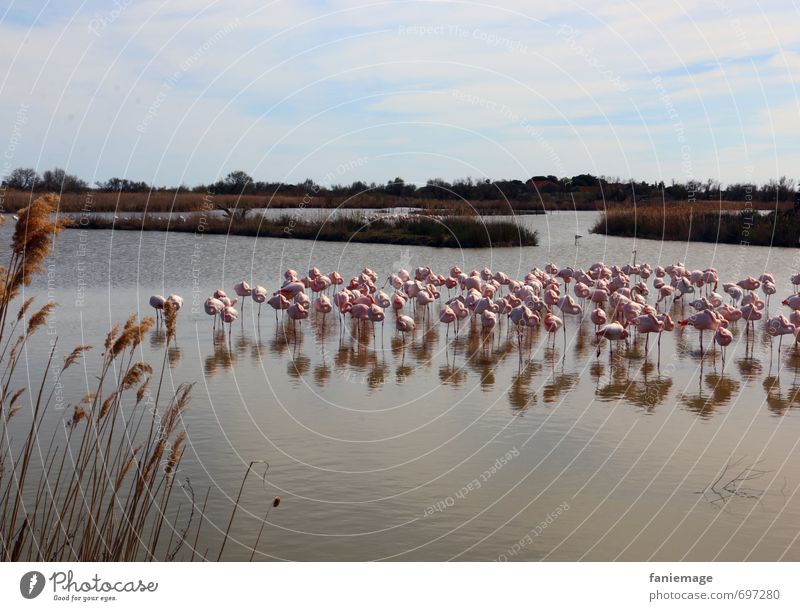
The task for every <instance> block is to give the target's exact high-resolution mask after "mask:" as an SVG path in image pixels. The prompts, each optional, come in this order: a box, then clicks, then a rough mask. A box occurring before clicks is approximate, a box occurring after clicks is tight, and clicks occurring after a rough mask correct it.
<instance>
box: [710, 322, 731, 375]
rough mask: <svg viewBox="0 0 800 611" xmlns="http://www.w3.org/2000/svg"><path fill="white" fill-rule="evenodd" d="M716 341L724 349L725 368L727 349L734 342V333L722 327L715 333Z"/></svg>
mask: <svg viewBox="0 0 800 611" xmlns="http://www.w3.org/2000/svg"><path fill="white" fill-rule="evenodd" d="M714 341H715V342H716V343H717V345H718V346H719V347H720V348H721V349H722V366H723V367H725V351H726V350H725V349H726V348H727V347H728V346H730V344H731V342H732V341H733V333H731V332H730V331H728V329H726V328H725V327H720V328H719V329H717V331H716V333H714Z"/></svg>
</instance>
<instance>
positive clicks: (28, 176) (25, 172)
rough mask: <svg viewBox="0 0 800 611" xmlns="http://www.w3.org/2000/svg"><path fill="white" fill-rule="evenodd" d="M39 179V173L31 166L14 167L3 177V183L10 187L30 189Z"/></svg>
mask: <svg viewBox="0 0 800 611" xmlns="http://www.w3.org/2000/svg"><path fill="white" fill-rule="evenodd" d="M38 181H39V174H37V173H36V170H34V169H33V168H16V169H15V170H11V173H10V174H9V175H8V177H7V178H6V179H5V181H4V183H5V185H6V186H7V187H10V188H11V189H22V190H25V191H30V190H32V189H33V188H34V186H35V185H36V183H37V182H38Z"/></svg>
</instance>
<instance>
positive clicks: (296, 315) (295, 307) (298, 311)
mask: <svg viewBox="0 0 800 611" xmlns="http://www.w3.org/2000/svg"><path fill="white" fill-rule="evenodd" d="M286 314H287V315H288V316H289V318H291V320H292V325H295V324H297V321H299V320H300V321H302V320H305V319H306V318H308V310H306V309H305V307H303V305H302V304H299V303H293V304H292V305H290V306H289V308H288V309H287V310H286Z"/></svg>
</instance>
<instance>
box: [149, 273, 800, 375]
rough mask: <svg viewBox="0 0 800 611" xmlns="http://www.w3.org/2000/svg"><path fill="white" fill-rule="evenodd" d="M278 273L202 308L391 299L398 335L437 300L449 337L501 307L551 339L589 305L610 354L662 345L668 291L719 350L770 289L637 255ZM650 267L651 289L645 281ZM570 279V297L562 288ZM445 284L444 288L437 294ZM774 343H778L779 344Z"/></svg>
mask: <svg viewBox="0 0 800 611" xmlns="http://www.w3.org/2000/svg"><path fill="white" fill-rule="evenodd" d="M283 277H284V280H283V283H282V284H281V286H280V287H279V288H278V289H277V290H276V291H274V292H273V293H272V294H270V293H269V291H268V290H267V289H266V288H264V287H263V286H258V285H256V286H252V287H251V286H250V285H249V284H248V283H247V282H246V281H244V280H242V281H241V282H239V283H238V284H236V285H235V286H234V287H233V288H234V292H235V293H236V297H234V298H230V297H228V295H227V294H226V293H225V291H223V290H222V289H217V290H215V291H214V293H213V295H211V296H210V297H208V299H206V301H205V304H204V307H205V312H206V313H207V314H208V315H209V316H213V318H214V323H213V324H214V327H215V328H216V325H217V321H219V323H220V324H221V325H222V326H223V329H224V325H225V324H226V323H227V324H228V334H229V335H230V329H231V325H232V324H233V322H234V321H236V320H237V318H238V317H239V312H238V310H237V309H236V307H235V306H236V305H237V303H239V300H240V299H241V300H242V301H241V305H242V308H243V307H244V304H245V302H246V300H247V298H250V299H252V301H253V302H254V303H255V304H258V318H259V320H260V316H261V305H262V304H263V303H267V304H268V305H269V306H270V307H272V308H273V310H274V311H275V316H276V320H277V316H278V312H280V313H281V315H283V312H284V311H285V312H286V315H287V316H288V317H289V319H290V320H291V321H292V324H296V323H298V322H300V321H302V320H304V319H307V318H308V316H309V313H310V312H311V311H313V312H315V313H317V314H319V315H321V316H322V317H323V324H324V317H325V316H326V315H327V314H330V313H331V312H334V310H335V311H336V313H338V315H339V317H340V318H341V319H342V320H344V319H345V317H346V316H350V317H351V319H352V320H354V321H355V322H356V323H357V324H359V325H360V324H362V323H364V324H369V323H372V324H373V325H374V323H377V322H380V323H383V322H384V319H385V317H386V314H385V312H386V310H389V309H391V310H392V311H393V312H394V322H395V328H396V330H397V331H398V332H400V333H402V334H403V335H404V336H405V334H406V333H411V332H413V331H414V329H415V328H416V322H415V318H414V317H413V316H409V315H408V314H409V313H410V314H414V313H416V312H419V311H420V310H421V311H422V317H423V320H424V319H425V317H426V316H429V308H430V307H431V306H432V304H438V305H439V306H440V308H439V310H438V319H439V322H440V323H442V324H444V325H446V326H447V332H448V337H449V332H450V326H451V325H454V326H455V328H456V334H458V329H459V325H460V324H461V323H462V321H465V320H466V319H473V318H477V319H479V320H480V324H481V326H482V327H483V328H484V329H487V330H491V329H493V328H494V327H495V326H496V325H497V324H498V323H499V322H502V320H503V318H502V317H507V319H508V321H509V324H510V325H512V326H513V327H514V328H515V329H516V330H517V332H518V333H519V334H522V333H524V332H525V331H526V330H528V329H533V328H537V327H539V325H540V324H541V325H543V326H544V328H545V330H546V331H547V333H548V334H549V335H551V336H552V337H553V342H554V343H555V337H556V334H557V333H558V332H559V330H562V329H563V330H564V334H565V338H566V329H565V326H564V325H565V321H566V320H568V318H567V317H569V316H572V317H576V316H577V317H582V316H583V314H584V309H585V308H588V307H591V308H592V309H591V312H590V314H589V318H590V320H591V322H592V323H593V324H594V325H595V332H596V336H597V340H598V343H597V354H598V356H599V354H600V344H601V340H602V339H605V340H607V342H608V345H609V354H610V355H612V356H613V347H612V346H613V343H614V342H619V341H625V340H627V339H628V337H629V329H633V330H635V331H636V332H637V333H642V334H645V336H646V338H647V339H646V340H645V341H646V348H645V349H646V350H647V342H648V341H649V335H650V334H652V333H656V334H657V335H658V341H659V347H660V342H661V334H662V333H664V332H671V331H673V330H674V329H675V322H674V321H673V320H672V318H671V317H670V315H669V313H668V312H667V310H668V308H667V305H668V304H669V302H670V300H671V302H672V303H675V302H678V301H681V303H686V302H688V303H689V305H690V306H691V307H692V308H693V309H694V311H695V313H694V314H692V315H691V316H688V317H686V318H685V319H683V320H678V321H677V323H678V324H679V325H681V327H687V326H689V327H694V328H695V329H696V330H697V331H699V333H700V355H701V356H702V355H703V353H704V344H703V340H704V333H705V332H706V331H708V332H709V333H711V334H712V342H713V344H716V345H719V346H720V347H721V349H722V353H723V359H724V352H725V348H726V347H727V346H728V345H729V344H730V343H731V341H732V340H733V335H732V333H731V331H730V330H729V327H730V326H731V325H733V324H736V323H737V321H739V320H743V321H745V325H746V332H747V333H748V334H749V332H750V328H751V326H753V325H754V323H755V321H757V320H761V319H762V317H763V314H762V312H763V311H764V310H765V307H766V308H768V306H769V300H770V297H771V296H772V295H774V294H775V293H776V285H775V278H774V276H773V275H772V274H769V273H764V274H762V275H761V276H760V277H759V278H754V277H752V276H748V277H747V278H744V279H742V280H739V281H737V282H728V283H724V284H722V292H723V293H724V294H725V295H726V296H727V297H725V296H723V295H722V294H720V293H718V292H717V291H718V289H719V285H720V281H719V275H718V272H717V270H716V269H713V268H708V269H704V270H689V269H687V268H686V266H684V265H683V264H682V263H675V264H673V265H668V266H666V267H661V266H658V267H655V268H653V267H651V266H650V265H649V264H647V263H644V264H639V265H636V264H635V262H634V264H632V265H623V266H621V267H619V266H616V265H606V264H604V263H599V262H598V263H594V264H593V265H591V266H590V267H589V268H588V269H586V270H582V269H573V268H572V267H564V268H559V267H558V266H557V265H555V264H554V263H549V264H547V265H546V266H545V268H544V269H543V270H542V269H538V268H533V269H532V270H531V271H530V272H529V273H528V274H526V275H525V277H524V278H522V279H520V280H517V279H513V278H510V277H509V276H508V275H507V274H505V273H503V272H501V271H497V272H492V271H491V270H489V269H488V268H484V269H482V270H472V271H470V272H463V271H462V270H461V269H459V268H458V267H453V268H452V269H451V270H450V272H449V274H448V275H447V276H443V275H438V274H435V273H434V272H433V271H432V269H431V267H429V266H425V267H418V268H416V269H415V270H414V272H413V276H412V274H411V273H409V272H408V271H406V270H404V269H401V270H399V271H397V272H395V273H392V274H390V275H389V276H388V277H387V278H386V280H385V282H384V283H383V285H382V286H381V287H380V288H378V286H377V283H378V274H376V273H375V272H374V271H373V270H371V269H369V268H364V269H363V270H362V271H361V273H359V274H358V276H357V277H355V278H352V279H351V280H350V282H349V283H347V285H346V286H345V282H344V278H342V276H341V275H340V274H339V273H338V272H335V271H334V272H331V273H330V274H323V273H321V272H320V270H319V269H318V268H316V267H313V268H311V269H310V270H309V271H308V275H307V276H305V277H300V275H299V274H298V273H297V271H295V270H293V269H289V270H286V272H285V273H284V274H283ZM651 277H652V279H653V280H652V289H653V290H652V291H651V289H650V288H649V287H648V285H647V281H648V279H650V278H651ZM791 282H792V284H793V285H794V288H795V291H797V289H798V286H799V285H800V274H797V275H793V276H791ZM387 285H389V286H390V287H391V288H387ZM570 285H572V293H573V294H574V295H575V297H573V296H572V295H570V294H569V289H570ZM443 288H444V289H446V290H447V297H446V298H445V301H444V303H442V299H443V296H442V292H443V290H442V289H443ZM384 289H386V290H388V291H389V292H388V293H387V292H386V291H385V290H384ZM759 290H760V292H761V294H762V295H763V299H762V297H761V296H759ZM331 291H332V293H333V294H332V295H331V294H330V293H331ZM309 292H310V293H311V295H309ZM576 298H577V301H576ZM690 300H691V301H690ZM167 301H169V302H171V303H172V304H173V305H174V306H175V307H176V308H178V309H179V308H180V307H181V305H182V304H183V300H182V299H181V297H180V296H178V295H170V296H169V297H166V298H164V297H162V296H161V295H153V296H152V297H151V298H150V305H151V306H152V307H154V308H155V309H156V312H157V315H158V312H159V311H160V310H162V309H163V308H164V304H165V303H166V302H167ZM651 301H652V303H651ZM782 304H783V305H784V306H787V307H788V308H789V309H790V310H791V312H790V313H789V316H788V317H786V316H784V315H776V316H772V317H768V318H767V320H766V329H767V333H768V334H769V335H771V336H773V337H775V336H778V337H779V338H780V340H781V341H782V339H783V336H784V335H792V336H793V339H794V342H795V343H797V342H798V341H800V293H798V292H796V293H795V294H793V295H790V296H789V297H787V298H786V299H784V300H783V301H782ZM670 305H671V304H670ZM767 312H768V309H767ZM557 313H560V314H561V316H558V315H557ZM373 333H374V326H373ZM780 348H781V346H780V343H779V346H778V350H779V351H780Z"/></svg>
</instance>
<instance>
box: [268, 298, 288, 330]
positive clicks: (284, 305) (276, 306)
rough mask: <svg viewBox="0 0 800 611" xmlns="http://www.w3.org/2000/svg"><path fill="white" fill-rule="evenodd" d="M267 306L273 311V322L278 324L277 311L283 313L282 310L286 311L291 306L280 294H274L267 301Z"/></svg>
mask: <svg viewBox="0 0 800 611" xmlns="http://www.w3.org/2000/svg"><path fill="white" fill-rule="evenodd" d="M267 304H269V305H270V306H271V307H272V309H273V310H275V322H276V323H277V322H278V310H280V311H281V312H283V311H284V310H288V309H289V307H290V306H291V303H289V300H288V299H287V298H286V297H284V296H283V294H281V293H275V294H274V295H273V296H272V297H270V298H269V299H268V300H267Z"/></svg>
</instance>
